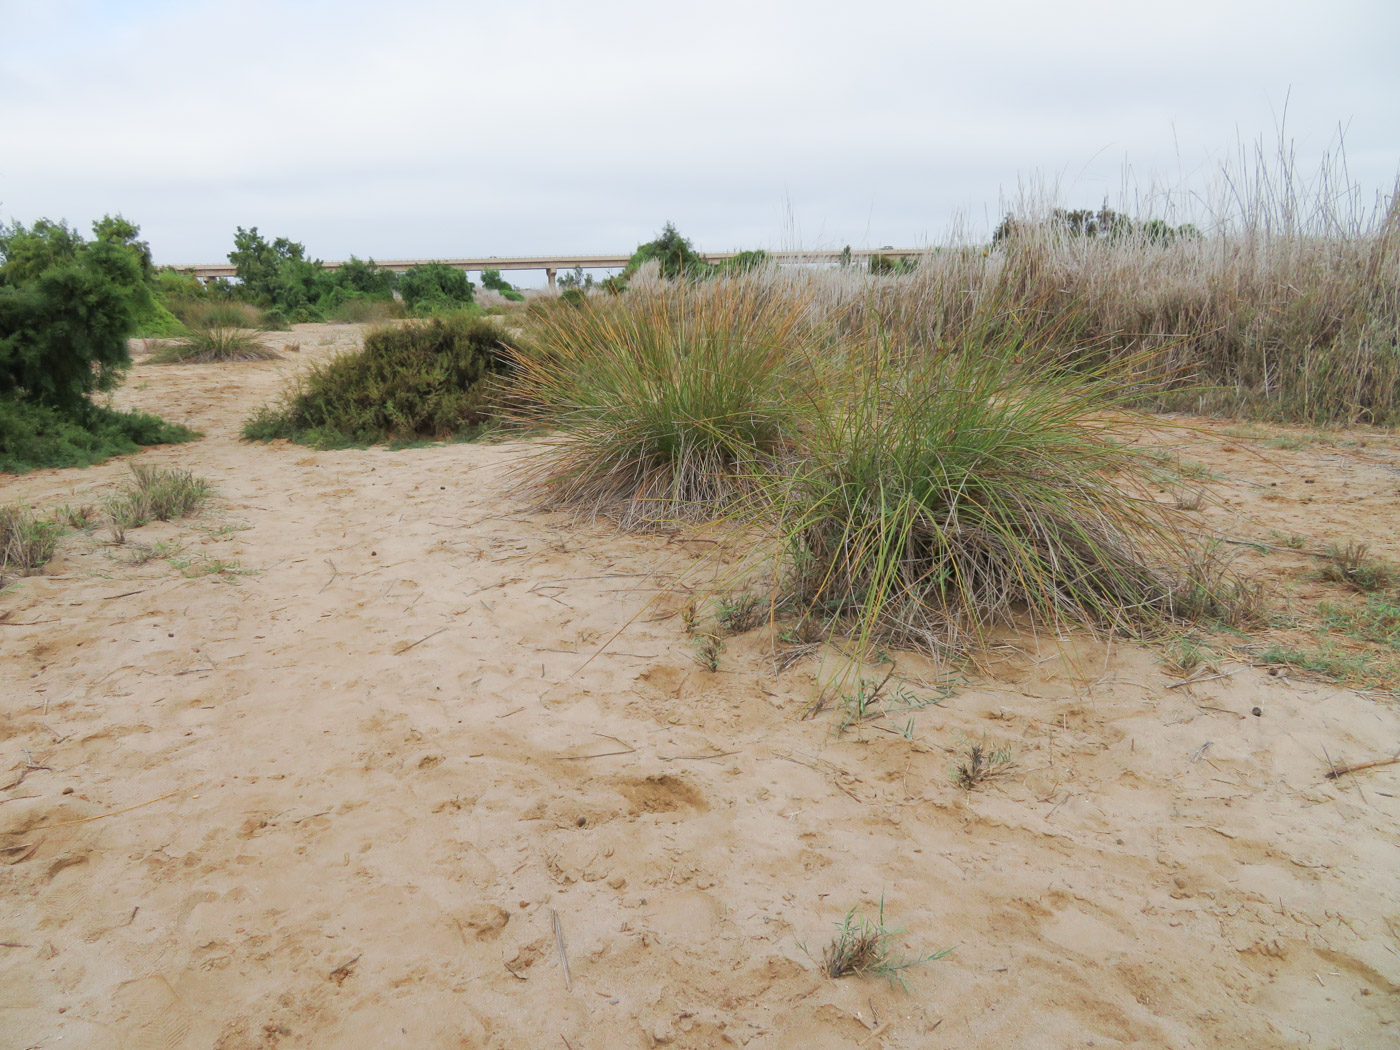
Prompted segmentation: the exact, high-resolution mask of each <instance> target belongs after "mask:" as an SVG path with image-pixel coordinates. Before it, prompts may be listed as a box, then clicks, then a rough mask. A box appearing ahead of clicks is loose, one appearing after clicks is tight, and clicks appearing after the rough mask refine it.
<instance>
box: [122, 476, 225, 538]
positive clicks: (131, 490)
mask: <svg viewBox="0 0 1400 1050" xmlns="http://www.w3.org/2000/svg"><path fill="white" fill-rule="evenodd" d="M211 495H213V486H212V485H211V484H210V482H209V479H208V478H201V477H196V476H195V475H194V474H193V473H191V472H190V471H188V470H180V469H178V468H164V467H156V466H151V465H149V464H144V463H133V464H132V465H131V480H130V481H128V482H127V484H126V485H125V486H123V488H122V489H121V491H120V492H118V493H116V494H115V495H113V496H111V497H110V498H109V499H108V500H107V501H106V504H105V508H104V509H105V511H106V517H107V521H108V524H109V525H110V526H111V527H112V529H113V531H114V532H124V531H125V530H126V529H129V528H139V527H141V526H142V525H146V524H148V523H149V522H151V521H173V520H174V519H175V518H183V517H187V516H189V515H191V514H195V513H198V512H199V511H200V510H201V509H202V508H203V507H204V505H205V503H207V502H208V501H209V497H210V496H211Z"/></svg>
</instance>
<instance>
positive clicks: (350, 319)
mask: <svg viewBox="0 0 1400 1050" xmlns="http://www.w3.org/2000/svg"><path fill="white" fill-rule="evenodd" d="M404 313H405V310H404V307H403V304H402V303H400V302H397V301H396V300H394V299H370V298H366V297H364V296H360V295H349V296H338V297H337V301H336V302H335V304H334V305H333V306H332V307H331V308H330V309H329V310H328V311H327V313H326V317H327V319H328V320H331V321H335V322H337V323H340V324H383V323H384V322H385V321H390V320H393V319H395V318H400V317H403V316H404Z"/></svg>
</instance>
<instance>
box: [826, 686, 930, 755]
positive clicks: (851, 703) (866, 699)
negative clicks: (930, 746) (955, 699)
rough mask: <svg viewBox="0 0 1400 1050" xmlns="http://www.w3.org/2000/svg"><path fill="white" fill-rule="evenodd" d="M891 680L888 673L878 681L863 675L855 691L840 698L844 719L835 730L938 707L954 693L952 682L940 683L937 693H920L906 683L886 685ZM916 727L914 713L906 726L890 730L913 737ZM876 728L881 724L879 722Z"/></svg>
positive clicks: (907, 737) (842, 731)
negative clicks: (887, 687) (889, 687)
mask: <svg viewBox="0 0 1400 1050" xmlns="http://www.w3.org/2000/svg"><path fill="white" fill-rule="evenodd" d="M888 681H889V678H888V677H886V679H885V681H883V682H878V683H876V682H872V681H871V680H869V679H867V678H862V679H860V680H859V681H858V682H857V683H856V688H855V692H853V693H848V694H846V695H844V696H842V697H841V699H840V702H839V707H840V710H841V722H840V724H839V725H838V726H837V727H836V731H837V732H838V733H844V732H845V731H846V730H847V729H849V728H851V726H858V725H860V724H862V723H863V722H869V721H873V720H874V719H877V718H885V717H887V716H889V715H892V714H902V713H904V712H909V711H922V710H923V709H924V708H926V707H937V706H938V705H939V704H941V703H943V701H944V700H946V699H948V697H950V696H952V695H953V686H951V685H944V686H941V687H939V690H938V691H937V692H936V693H931V694H929V695H927V696H920V695H919V694H918V693H916V692H914V691H913V690H912V689H910V688H909V687H908V686H904V685H897V686H895V687H894V688H893V689H886V688H885V684H886V682H888ZM913 727H914V720H913V718H912V717H911V718H910V719H909V720H908V723H907V725H906V727H905V728H904V730H902V731H901V730H889V732H893V733H895V734H896V735H899V736H903V737H904V738H905V739H907V740H912V739H913V738H914V728H913ZM876 728H882V727H878V726H877V727H876Z"/></svg>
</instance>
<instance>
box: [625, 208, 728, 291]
mask: <svg viewBox="0 0 1400 1050" xmlns="http://www.w3.org/2000/svg"><path fill="white" fill-rule="evenodd" d="M653 259H655V260H656V261H657V263H659V264H660V267H661V276H662V277H665V278H666V279H667V280H674V279H675V278H677V277H705V276H708V275H709V274H710V273H711V272H712V267H711V266H710V264H709V263H707V262H705V260H704V259H703V258H701V257H700V254H699V253H698V252H697V251H696V250H695V247H694V246H693V245H692V244H691V243H690V241H689V240H688V239H687V238H685V237H682V236H681V234H680V231H679V230H677V229H676V227H675V224H674V223H670V222H668V223H667V224H666V225H665V227H663V228H662V230H661V233H660V234H658V235H657V237H656V239H655V240H651V241H647V243H646V244H640V245H638V246H637V250H636V251H635V252H633V253H632V258H631V259H629V260H628V261H627V267H626V269H624V270H623V271H622V274H623V277H624V278H625V277H630V276H631V275H632V274H634V273H636V272H637V270H638V269H639V268H640V267H641V266H642V264H643V263H647V262H650V261H651V260H653Z"/></svg>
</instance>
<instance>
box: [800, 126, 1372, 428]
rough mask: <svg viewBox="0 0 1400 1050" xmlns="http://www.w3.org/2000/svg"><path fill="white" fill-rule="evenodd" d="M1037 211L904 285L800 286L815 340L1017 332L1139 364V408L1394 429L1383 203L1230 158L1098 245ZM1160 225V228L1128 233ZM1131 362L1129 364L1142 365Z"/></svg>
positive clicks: (1252, 160) (854, 277) (1278, 160)
mask: <svg viewBox="0 0 1400 1050" xmlns="http://www.w3.org/2000/svg"><path fill="white" fill-rule="evenodd" d="M1056 203H1057V202H1056V201H1055V200H1054V199H1053V198H1052V197H1050V196H1049V195H1048V194H1038V193H1034V192H1031V193H1028V194H1027V195H1026V196H1025V197H1024V198H1023V199H1022V200H1021V201H1019V202H1017V203H1015V204H1014V205H1013V206H1012V210H1011V213H1010V214H1009V215H1008V216H1007V218H1006V220H1004V221H1003V223H1002V224H1001V227H1000V228H999V229H998V231H997V236H996V238H995V239H994V240H993V242H992V243H991V244H987V243H986V242H985V241H983V242H981V243H978V241H977V239H975V238H973V237H971V236H968V235H967V234H966V233H965V232H955V234H954V236H953V237H951V238H950V241H949V243H948V244H946V245H944V246H942V247H938V248H934V249H930V250H929V252H928V253H927V254H926V255H925V256H924V257H923V258H922V259H921V260H920V261H919V264H918V266H917V268H916V269H915V270H914V271H913V272H912V273H909V274H905V275H896V274H879V275H874V274H863V273H860V272H858V271H856V270H854V269H845V270H840V271H829V272H826V273H822V274H816V275H813V276H812V278H811V280H812V281H813V282H814V285H815V286H816V287H817V288H818V289H819V291H818V294H817V297H818V298H819V299H820V300H821V301H822V302H823V304H824V309H825V311H826V313H827V315H828V316H829V317H830V319H831V320H832V322H833V323H834V324H836V325H837V326H838V327H840V328H841V329H842V330H844V331H848V332H861V331H865V330H867V329H868V328H869V327H870V326H871V325H873V324H878V325H879V326H880V327H881V328H882V329H883V330H885V331H887V332H891V333H894V334H895V335H896V336H897V337H898V338H899V339H901V340H902V341H903V342H905V343H908V344H911V345H918V346H922V347H924V348H926V349H930V350H936V349H937V348H938V347H939V346H944V345H953V344H955V343H957V342H958V341H959V340H960V339H962V338H964V337H965V335H966V334H967V333H968V332H969V331H970V330H972V329H975V328H976V327H977V326H978V325H980V324H981V323H982V321H981V319H982V318H986V317H988V316H991V315H992V314H993V313H1000V314H1001V315H1003V316H1006V317H1010V316H1022V317H1025V316H1033V317H1035V318H1037V319H1038V323H1039V324H1040V325H1041V326H1042V327H1043V328H1045V329H1046V330H1049V329H1052V328H1053V329H1054V330H1055V331H1057V332H1058V333H1059V337H1060V350H1061V351H1062V353H1063V354H1064V355H1065V356H1066V357H1071V358H1084V357H1088V358H1089V364H1090V365H1091V366H1092V365H1093V364H1094V363H1095V362H1097V361H1101V360H1103V359H1105V358H1108V357H1113V358H1122V359H1132V360H1135V361H1139V362H1144V363H1147V364H1150V366H1151V367H1150V369H1146V370H1145V371H1144V376H1143V378H1144V379H1148V378H1150V379H1151V380H1152V381H1151V382H1148V383H1145V384H1144V386H1143V388H1142V399H1141V401H1140V402H1139V403H1140V404H1141V405H1142V406H1144V407H1149V408H1158V409H1167V410H1173V411H1188V412H1196V413H1204V414H1223V415H1236V416H1246V417H1251V418H1258V419H1267V420H1276V421H1285V422H1303V423H1310V424H1314V425H1329V424H1342V425H1350V424H1355V423H1373V424H1382V425H1389V424H1396V423H1400V195H1397V194H1396V193H1395V192H1394V191H1392V193H1391V195H1390V196H1388V197H1381V198H1378V199H1377V200H1376V201H1375V202H1374V203H1373V204H1368V203H1367V202H1366V201H1365V200H1364V199H1363V198H1362V196H1361V194H1360V193H1359V191H1358V189H1357V187H1355V186H1353V185H1352V184H1350V183H1349V182H1348V181H1347V179H1346V177H1345V164H1344V162H1341V161H1340V160H1338V159H1333V158H1325V159H1324V160H1323V162H1322V164H1321V165H1320V167H1319V169H1318V171H1317V172H1316V173H1313V174H1308V173H1305V172H1303V171H1302V170H1301V169H1300V167H1299V165H1298V163H1297V161H1296V158H1295V157H1294V155H1293V153H1292V151H1291V150H1290V149H1288V148H1287V147H1286V146H1280V147H1279V149H1278V150H1277V151H1276V152H1275V153H1270V152H1269V151H1268V150H1266V149H1265V148H1264V147H1263V146H1262V145H1261V146H1259V147H1257V148H1256V149H1255V150H1254V151H1253V152H1252V153H1249V152H1246V151H1241V154H1240V156H1239V157H1238V158H1236V159H1235V160H1233V161H1232V162H1230V163H1229V164H1227V165H1226V166H1225V167H1224V168H1223V169H1222V172H1221V175H1220V178H1219V180H1218V182H1217V184H1216V185H1215V186H1214V187H1205V188H1204V189H1203V190H1202V191H1201V192H1199V193H1193V194H1191V195H1190V199H1189V200H1186V199H1182V197H1181V195H1177V197H1173V195H1172V194H1170V193H1166V194H1152V195H1149V196H1148V197H1147V198H1146V199H1144V200H1143V201H1141V202H1138V203H1137V204H1136V205H1135V207H1136V208H1137V210H1138V211H1139V213H1140V214H1144V217H1143V218H1141V219H1137V220H1131V219H1128V218H1127V217H1126V216H1125V215H1123V214H1120V213H1115V212H1112V211H1111V210H1109V209H1106V208H1105V209H1104V210H1103V212H1101V213H1100V214H1104V215H1107V216H1109V217H1111V218H1112V219H1113V221H1112V222H1110V223H1105V224H1100V226H1099V229H1098V230H1097V231H1093V230H1091V229H1086V228H1085V227H1084V226H1082V225H1076V224H1074V223H1071V222H1067V221H1066V220H1067V218H1069V217H1071V216H1073V215H1076V214H1083V213H1067V212H1065V211H1064V209H1062V208H1058V207H1056ZM1158 213H1160V214H1163V215H1167V216H1169V217H1170V218H1171V220H1172V221H1179V220H1181V219H1189V220H1190V221H1189V222H1183V223H1181V224H1180V225H1168V224H1167V222H1166V221H1164V220H1162V219H1147V218H1145V215H1150V214H1158ZM1144 354H1146V355H1147V357H1146V358H1144V357H1143V355H1144Z"/></svg>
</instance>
